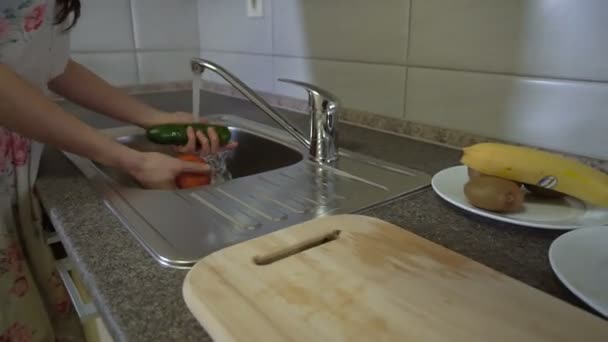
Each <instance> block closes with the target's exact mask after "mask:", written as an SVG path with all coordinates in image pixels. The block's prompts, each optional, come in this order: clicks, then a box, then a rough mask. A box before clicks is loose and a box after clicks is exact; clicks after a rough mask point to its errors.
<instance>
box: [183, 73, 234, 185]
mask: <svg viewBox="0 0 608 342" xmlns="http://www.w3.org/2000/svg"><path fill="white" fill-rule="evenodd" d="M200 99H201V74H199V73H196V72H195V73H193V74H192V114H193V115H194V119H195V121H196V122H198V121H200V105H201V102H200ZM231 155H232V152H231V151H220V152H218V153H216V154H214V155H208V156H205V157H203V160H205V162H206V163H207V164H209V166H211V184H221V183H223V182H226V181H228V180H230V179H232V174H231V173H230V170H228V165H227V164H226V160H227V159H228V158H230V156H231Z"/></svg>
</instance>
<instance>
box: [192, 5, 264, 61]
mask: <svg viewBox="0 0 608 342" xmlns="http://www.w3.org/2000/svg"><path fill="white" fill-rule="evenodd" d="M199 1H200V2H199V22H200V36H201V48H203V49H206V50H218V51H224V52H226V51H231V52H250V53H261V54H272V3H271V1H270V0H260V1H264V5H263V6H264V16H263V17H261V18H248V17H247V6H246V4H247V3H246V2H245V1H244V0H199Z"/></svg>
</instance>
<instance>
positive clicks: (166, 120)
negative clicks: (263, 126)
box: [146, 112, 237, 156]
mask: <svg viewBox="0 0 608 342" xmlns="http://www.w3.org/2000/svg"><path fill="white" fill-rule="evenodd" d="M195 122H196V119H195V118H194V115H192V114H190V113H184V112H175V113H167V112H159V113H156V114H153V116H152V117H151V118H150V120H149V122H148V123H147V124H146V126H147V127H150V126H155V125H163V124H170V123H185V124H189V123H195ZM199 122H203V123H205V122H207V120H205V119H201V120H199ZM187 134H188V143H187V144H186V145H184V146H176V150H177V151H178V152H180V153H194V152H196V145H197V142H198V143H199V144H200V146H201V150H200V154H201V155H202V156H206V155H209V154H216V153H217V152H218V151H220V150H221V149H234V148H236V146H237V143H236V142H230V143H228V144H227V145H226V146H224V147H223V148H220V143H219V137H218V136H217V133H216V132H215V130H214V129H213V128H209V130H208V131H207V136H208V137H209V138H207V136H205V134H203V133H202V132H200V131H196V132H195V131H194V129H193V128H192V127H188V130H187Z"/></svg>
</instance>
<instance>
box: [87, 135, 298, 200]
mask: <svg viewBox="0 0 608 342" xmlns="http://www.w3.org/2000/svg"><path fill="white" fill-rule="evenodd" d="M229 129H230V133H231V136H232V140H234V141H238V142H239V147H238V148H237V149H236V150H234V151H233V152H231V153H230V154H229V156H228V157H227V159H226V166H227V168H228V170H229V171H230V173H231V174H232V178H233V179H234V178H241V177H246V176H250V175H255V174H258V173H263V172H267V171H271V170H275V169H278V168H282V167H285V166H289V165H292V164H295V163H297V162H299V161H301V160H302V159H303V156H302V153H300V152H299V151H297V150H295V149H292V148H290V147H288V146H286V145H283V144H281V143H278V142H276V141H273V140H271V139H268V138H263V137H261V136H259V135H255V134H252V133H249V132H246V131H244V130H242V129H239V128H237V127H229ZM124 134H125V135H119V136H116V139H117V140H118V141H120V142H121V143H123V144H125V145H127V146H129V147H131V148H133V149H135V150H138V151H142V152H162V153H165V154H169V155H176V152H175V151H174V150H173V148H172V147H171V146H166V145H158V144H155V143H152V142H150V141H149V140H148V139H147V138H146V136H145V134H144V131H143V130H139V129H136V130H130V131H124ZM95 166H96V167H97V168H99V169H100V171H101V172H102V173H104V174H105V175H106V176H108V177H110V178H112V179H113V181H115V182H116V183H118V184H120V185H122V186H126V187H133V188H139V187H140V186H139V184H137V182H136V181H135V180H134V179H133V178H131V177H130V176H129V175H128V174H126V173H123V172H121V171H120V170H117V169H113V168H109V167H106V166H104V165H101V164H95Z"/></svg>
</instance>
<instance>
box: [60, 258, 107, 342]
mask: <svg viewBox="0 0 608 342" xmlns="http://www.w3.org/2000/svg"><path fill="white" fill-rule="evenodd" d="M56 264H57V271H58V272H59V275H60V277H61V280H62V281H63V284H64V286H65V288H66V290H67V291H68V294H69V295H70V299H71V300H72V305H73V306H74V308H75V309H76V312H77V313H78V317H80V320H81V322H82V328H83V330H84V334H85V338H86V341H87V342H112V341H113V340H112V337H111V336H110V334H109V332H108V330H107V328H106V326H105V324H104V322H103V320H102V319H101V317H100V316H99V314H98V313H97V308H96V307H95V304H94V303H93V300H92V298H91V295H90V294H89V292H88V291H87V289H86V287H85V286H84V283H83V281H82V278H81V276H80V274H79V273H78V271H76V269H75V268H74V267H73V266H72V262H71V261H70V259H69V258H63V259H60V260H57V261H56Z"/></svg>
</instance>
